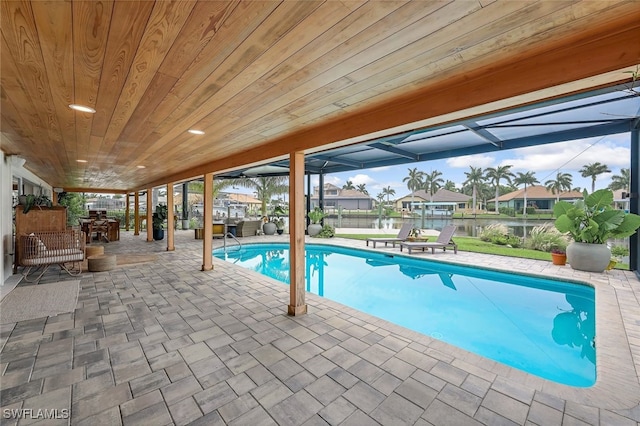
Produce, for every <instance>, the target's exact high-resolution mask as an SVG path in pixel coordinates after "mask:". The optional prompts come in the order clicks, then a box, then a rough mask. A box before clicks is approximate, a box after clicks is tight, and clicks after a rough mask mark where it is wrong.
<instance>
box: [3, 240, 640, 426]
mask: <svg viewBox="0 0 640 426" xmlns="http://www.w3.org/2000/svg"><path fill="white" fill-rule="evenodd" d="M132 234H133V233H132V232H122V234H121V241H119V242H115V243H109V244H105V252H106V253H117V254H126V253H131V254H147V253H152V252H153V253H155V254H156V255H157V260H156V261H154V262H151V263H143V264H136V265H129V266H123V267H118V268H117V269H115V270H112V271H108V272H98V273H89V272H85V273H83V274H82V275H81V276H80V277H79V278H74V277H69V276H67V275H66V274H65V273H60V272H59V271H57V270H56V269H57V268H50V269H51V271H50V272H48V273H47V274H46V275H45V277H44V278H43V279H42V280H41V283H40V285H46V283H48V282H56V281H60V280H72V279H80V280H81V284H80V285H81V289H80V294H79V299H78V305H77V309H76V310H75V312H73V313H69V314H63V315H59V316H57V317H50V318H39V319H34V320H29V321H22V322H19V323H17V324H5V325H2V326H0V339H1V340H0V347H1V348H2V350H1V353H0V372H1V373H2V376H1V377H0V380H1V384H0V386H1V396H0V405H1V406H2V424H3V425H4V424H7V425H11V424H31V423H34V422H37V421H41V423H38V424H47V425H48V424H69V423H70V424H72V425H100V424H104V425H119V424H125V425H133V424H140V425H164V424H176V425H183V424H193V425H216V424H230V425H268V424H281V425H303V424H304V425H327V424H330V425H338V424H339V425H373V424H385V425H402V424H411V425H413V424H416V425H429V424H432V425H472V424H490V425H497V424H501V425H502V424H504V425H508V424H520V425H524V424H529V425H533V424H536V425H545V426H546V425H560V424H567V425H581V424H601V425H636V424H637V422H638V421H640V406H639V405H638V403H639V402H640V385H639V380H638V371H640V309H639V307H640V305H639V302H638V301H639V300H640V284H639V282H638V280H637V279H636V277H635V275H634V274H632V273H630V272H622V271H611V272H607V273H604V274H587V273H579V272H576V271H573V270H572V269H571V268H570V267H568V266H567V267H558V266H553V265H552V264H551V262H542V261H530V260H520V259H512V258H503V257H497V256H487V255H479V254H473V253H464V252H459V254H458V255H453V254H452V253H450V252H447V253H438V254H436V255H435V256H432V255H430V254H414V255H413V256H414V257H428V258H433V259H436V260H442V261H454V262H462V263H465V264H477V265H482V266H485V267H492V268H502V269H508V270H511V271H526V272H529V273H533V274H543V275H545V276H558V277H563V278H571V279H579V280H583V281H588V282H590V283H592V284H593V285H595V286H596V291H597V297H596V299H597V306H596V310H597V351H598V364H597V368H598V382H597V384H596V385H595V386H593V387H591V388H585V389H582V388H572V387H568V386H563V385H559V384H555V383H551V382H549V381H546V380H543V379H541V378H538V377H535V376H531V375H529V374H526V373H524V372H522V371H519V370H515V369H512V368H509V367H507V366H505V365H503V364H499V363H497V362H494V361H491V360H488V359H486V358H482V357H480V356H478V355H474V354H471V353H469V352H466V351H463V350H461V349H458V348H455V347H453V346H450V345H448V344H446V343H443V342H441V341H438V340H434V339H432V338H430V337H427V336H424V335H421V334H418V333H415V332H412V331H409V330H407V329H404V328H402V327H399V326H395V325H393V324H390V323H388V322H386V321H383V320H380V319H377V318H375V317H372V316H370V315H367V314H364V313H361V312H359V311H356V310H354V309H351V308H347V307H344V306H342V305H340V304H338V303H334V302H331V301H329V300H327V299H324V298H321V297H318V296H315V295H313V294H308V295H307V303H308V307H309V313H308V314H307V315H303V316H299V317H290V316H287V315H286V311H287V308H286V305H287V304H288V300H289V299H288V288H287V287H286V286H284V285H282V284H280V283H277V282H275V281H272V280H270V279H268V278H266V277H263V276H261V275H259V274H257V273H254V272H252V271H248V270H245V269H242V268H239V267H237V266H235V265H232V264H229V263H226V262H222V261H218V260H217V259H214V266H215V269H214V270H213V271H210V272H201V271H200V267H201V265H202V242H201V241H199V240H195V239H194V238H193V231H178V232H177V233H176V251H175V252H167V251H166V250H165V248H166V241H162V242H153V243H148V242H146V241H145V236H144V235H141V236H138V237H134V236H133V235H132ZM268 238H272V239H277V240H279V241H288V236H286V235H284V236H274V237H265V236H262V237H255V238H253V237H252V238H245V239H243V242H249V241H255V240H260V241H266V240H267V239H268ZM314 242H318V241H317V240H314ZM322 242H327V243H331V244H341V245H348V246H356V247H359V248H364V242H361V241H349V240H342V241H341V240H338V239H332V240H323V241H322ZM214 244H215V245H219V244H220V240H215V243H214ZM376 250H378V251H379V250H389V251H395V252H397V253H399V250H398V248H396V249H392V248H381V249H380V248H379V249H376ZM20 285H28V284H27V283H21V284H20ZM12 409H13V410H23V411H21V413H23V414H26V415H27V416H29V417H37V415H41V416H44V415H45V414H46V413H42V412H39V411H38V410H45V409H46V410H54V409H56V410H58V411H56V412H53V414H57V415H58V417H61V418H60V419H58V420H45V421H42V418H43V417H40V418H39V420H34V419H31V418H27V419H23V420H20V421H17V420H16V419H14V418H11V417H12V415H13V414H12V412H11V411H7V410H12ZM28 410H31V411H28ZM65 410H66V411H65ZM65 413H69V414H70V420H68V419H65V418H63V417H66V414H65ZM49 415H51V412H49Z"/></svg>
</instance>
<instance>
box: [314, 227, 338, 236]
mask: <svg viewBox="0 0 640 426" xmlns="http://www.w3.org/2000/svg"><path fill="white" fill-rule="evenodd" d="M335 234H336V230H335V228H334V227H333V226H331V225H324V226H323V227H322V230H321V231H320V232H319V233H318V234H317V235H316V236H315V238H331V237H333V236H334V235H335Z"/></svg>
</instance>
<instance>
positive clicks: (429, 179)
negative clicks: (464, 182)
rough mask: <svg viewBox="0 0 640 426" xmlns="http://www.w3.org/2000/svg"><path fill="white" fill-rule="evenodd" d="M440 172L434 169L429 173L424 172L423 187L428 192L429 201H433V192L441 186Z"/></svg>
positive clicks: (442, 180) (442, 181)
mask: <svg viewBox="0 0 640 426" xmlns="http://www.w3.org/2000/svg"><path fill="white" fill-rule="evenodd" d="M440 176H442V172H439V171H438V170H434V171H432V172H431V173H425V174H424V184H423V185H424V189H425V191H428V192H429V201H430V202H432V203H433V194H435V193H436V192H438V189H440V187H442V184H443V183H444V179H442V178H441V177H440Z"/></svg>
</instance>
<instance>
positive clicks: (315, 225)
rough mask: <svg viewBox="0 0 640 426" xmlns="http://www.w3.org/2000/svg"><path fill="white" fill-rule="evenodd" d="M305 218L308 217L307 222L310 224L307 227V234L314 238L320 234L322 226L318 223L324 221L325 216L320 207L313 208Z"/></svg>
mask: <svg viewBox="0 0 640 426" xmlns="http://www.w3.org/2000/svg"><path fill="white" fill-rule="evenodd" d="M307 216H309V220H311V223H310V224H309V226H307V233H308V234H309V236H310V237H315V236H316V235H318V234H319V233H320V231H322V225H321V224H320V221H321V220H322V219H324V217H325V216H326V215H325V214H324V212H323V211H322V209H321V208H320V207H315V208H314V209H313V210H311V211H310V212H309V213H307Z"/></svg>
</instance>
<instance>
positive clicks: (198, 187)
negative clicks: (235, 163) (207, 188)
mask: <svg viewBox="0 0 640 426" xmlns="http://www.w3.org/2000/svg"><path fill="white" fill-rule="evenodd" d="M238 182H239V179H214V180H213V186H212V187H211V195H213V199H214V200H215V199H216V198H218V194H220V192H221V191H222V190H224V189H226V188H228V187H230V186H232V185H236V184H238ZM188 192H189V193H191V194H204V182H201V181H191V182H189V185H188ZM202 202H203V196H200V195H196V196H195V197H194V199H193V200H189V205H190V206H193V204H197V203H202Z"/></svg>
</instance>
